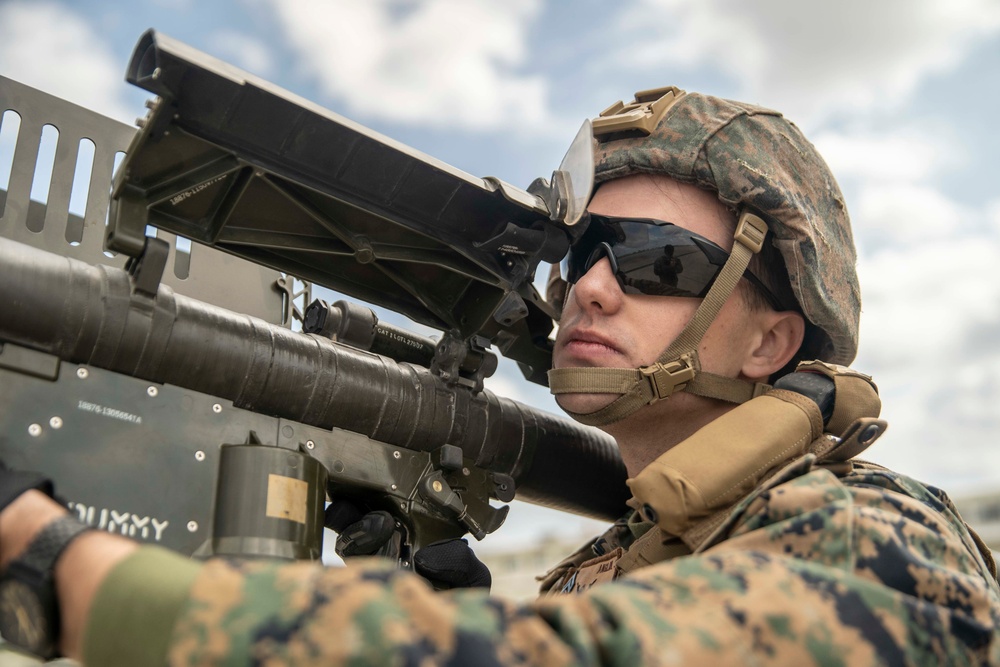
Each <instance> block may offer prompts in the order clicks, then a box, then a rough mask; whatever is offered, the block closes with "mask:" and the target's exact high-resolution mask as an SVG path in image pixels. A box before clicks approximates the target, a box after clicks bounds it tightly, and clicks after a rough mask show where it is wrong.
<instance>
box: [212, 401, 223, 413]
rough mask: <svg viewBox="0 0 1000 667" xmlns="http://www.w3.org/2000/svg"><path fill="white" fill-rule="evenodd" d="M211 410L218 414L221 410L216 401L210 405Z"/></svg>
mask: <svg viewBox="0 0 1000 667" xmlns="http://www.w3.org/2000/svg"><path fill="white" fill-rule="evenodd" d="M212 412H214V413H215V414H219V413H220V412H222V406H221V405H219V404H218V403H216V404H215V405H213V406H212Z"/></svg>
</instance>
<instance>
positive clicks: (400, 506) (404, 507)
mask: <svg viewBox="0 0 1000 667" xmlns="http://www.w3.org/2000/svg"><path fill="white" fill-rule="evenodd" d="M399 509H401V510H403V511H404V512H405V511H406V503H399Z"/></svg>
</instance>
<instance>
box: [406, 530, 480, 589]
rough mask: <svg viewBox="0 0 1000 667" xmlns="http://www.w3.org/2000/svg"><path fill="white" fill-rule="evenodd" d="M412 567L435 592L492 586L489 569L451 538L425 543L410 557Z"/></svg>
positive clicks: (461, 544) (461, 541) (460, 543)
mask: <svg viewBox="0 0 1000 667" xmlns="http://www.w3.org/2000/svg"><path fill="white" fill-rule="evenodd" d="M413 568H414V570H416V572H417V574H419V575H420V576H421V577H423V578H424V579H426V580H427V581H429V582H431V584H433V585H434V588H436V589H437V590H439V591H443V590H449V589H451V588H485V589H486V590H489V589H490V586H492V585H493V577H492V576H491V575H490V570H489V568H488V567H486V565H485V564H484V563H483V561H481V560H479V558H477V557H476V553H475V552H474V551H473V550H472V549H471V548H470V547H469V543H468V542H466V541H465V540H464V539H458V538H452V539H450V540H441V541H440V542H432V543H431V544H428V545H427V546H426V547H424V548H423V549H420V550H419V551H417V553H416V555H414V557H413Z"/></svg>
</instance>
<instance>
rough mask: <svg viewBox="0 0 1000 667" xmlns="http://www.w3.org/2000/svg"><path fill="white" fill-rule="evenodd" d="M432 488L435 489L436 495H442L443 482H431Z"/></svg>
mask: <svg viewBox="0 0 1000 667" xmlns="http://www.w3.org/2000/svg"><path fill="white" fill-rule="evenodd" d="M431 488H432V489H434V493H441V489H443V488H444V487H443V486H442V485H441V482H439V481H438V480H434V481H433V482H431Z"/></svg>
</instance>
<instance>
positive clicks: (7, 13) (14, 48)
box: [0, 0, 136, 123]
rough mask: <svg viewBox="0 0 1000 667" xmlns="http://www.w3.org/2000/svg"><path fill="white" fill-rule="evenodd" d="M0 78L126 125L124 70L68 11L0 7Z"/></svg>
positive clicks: (24, 4)
mask: <svg viewBox="0 0 1000 667" xmlns="http://www.w3.org/2000/svg"><path fill="white" fill-rule="evenodd" d="M0 62H2V63H3V75H4V76H7V77H9V78H11V79H15V80H16V81H20V82H21V83H25V84H27V85H29V86H32V87H34V88H38V89H40V90H43V91H45V92H47V93H50V94H52V95H55V96H57V97H61V98H63V99H67V100H69V101H71V102H74V103H76V104H79V105H81V106H84V107H87V108H89V109H92V110H94V111H96V112H98V113H101V114H104V115H106V116H111V117H112V118H116V119H118V120H121V121H124V122H127V123H131V122H132V121H133V120H134V119H135V116H136V111H135V109H133V108H131V107H130V105H128V104H127V103H126V102H125V101H124V98H123V91H124V90H125V88H126V87H125V86H124V85H123V84H122V79H123V73H124V67H123V65H122V63H121V62H119V59H118V58H116V57H115V56H114V54H113V53H112V51H111V50H110V48H109V47H108V45H107V41H106V40H105V39H104V38H103V37H102V36H101V35H100V34H98V33H97V32H96V31H95V30H94V29H93V27H92V26H91V25H90V24H89V23H88V22H87V21H86V20H85V19H84V18H83V17H82V16H81V15H79V14H77V13H76V12H75V11H73V9H72V8H71V7H69V6H66V5H62V4H59V3H55V2H46V1H45V0H39V1H27V0H13V1H11V2H5V3H3V4H0Z"/></svg>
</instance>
